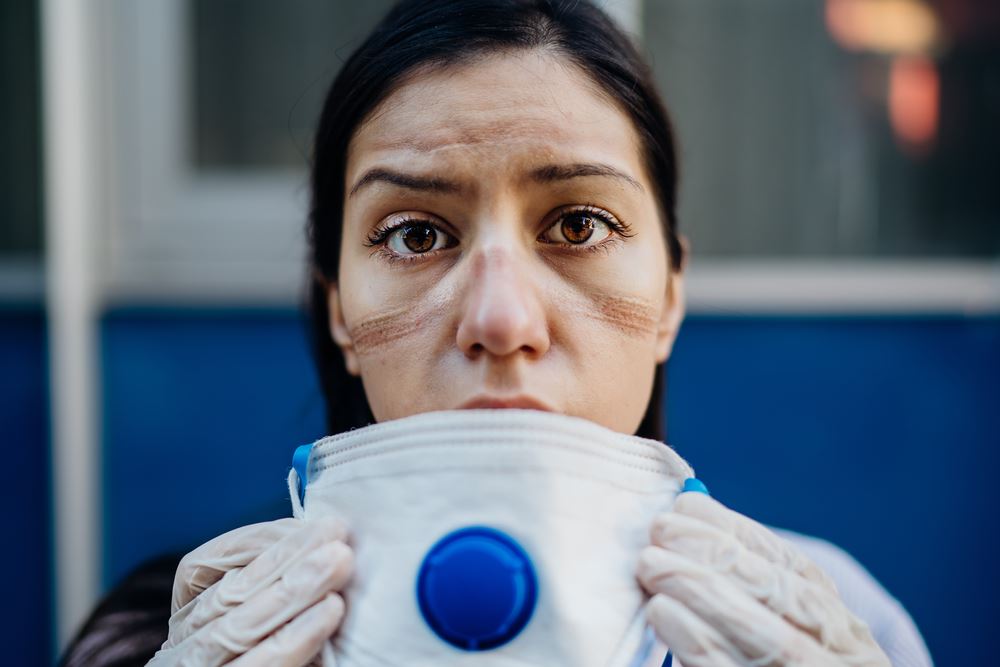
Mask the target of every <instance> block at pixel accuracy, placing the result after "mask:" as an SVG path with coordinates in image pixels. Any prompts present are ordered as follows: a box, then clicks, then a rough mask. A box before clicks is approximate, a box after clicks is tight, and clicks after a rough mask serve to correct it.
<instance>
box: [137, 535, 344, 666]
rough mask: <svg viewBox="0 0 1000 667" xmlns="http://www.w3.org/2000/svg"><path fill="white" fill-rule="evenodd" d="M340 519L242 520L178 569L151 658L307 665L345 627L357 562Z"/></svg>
mask: <svg viewBox="0 0 1000 667" xmlns="http://www.w3.org/2000/svg"><path fill="white" fill-rule="evenodd" d="M346 539H347V529H346V527H345V526H344V524H343V523H342V522H340V521H337V520H334V519H324V520H317V521H310V522H308V523H306V522H303V521H301V520H299V519H279V520H278V521H268V522H265V523H258V524H254V525H251V526H244V527H242V528H237V529H236V530H233V531H231V532H228V533H226V534H224V535H220V536H219V537H217V538H215V539H214V540H211V541H210V542H207V543H205V544H203V545H202V546H200V547H198V548H197V549H195V550H194V551H192V552H191V553H189V554H187V555H186V556H185V557H184V558H183V559H182V560H181V562H180V565H178V567H177V574H176V575H175V577H174V590H173V600H172V602H171V610H170V611H171V617H170V630H169V635H168V637H167V641H166V642H164V643H163V647H162V648H161V649H160V650H159V651H158V652H157V654H156V655H155V656H154V657H153V659H152V660H151V661H150V662H149V664H150V665H155V666H156V667H167V666H168V665H199V666H202V665H204V666H206V667H214V666H215V665H223V664H225V665H231V666H233V667H250V666H254V665H267V666H268V667H270V666H272V665H274V666H285V667H302V666H303V665H305V664H307V663H309V662H310V661H311V660H312V659H313V658H314V657H315V656H316V654H317V653H319V652H320V650H321V649H322V647H323V642H325V641H326V640H327V639H328V638H329V637H330V635H332V634H333V633H334V631H335V630H336V629H337V628H338V627H339V625H340V621H341V619H342V618H343V615H344V601H343V598H341V596H340V595H339V594H338V591H340V590H341V589H342V588H343V586H344V584H345V583H346V582H347V580H348V578H349V577H350V575H351V572H352V570H353V551H351V549H350V547H348V546H347V544H346V543H345V542H346Z"/></svg>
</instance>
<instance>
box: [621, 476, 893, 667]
mask: <svg viewBox="0 0 1000 667" xmlns="http://www.w3.org/2000/svg"><path fill="white" fill-rule="evenodd" d="M650 537H651V540H652V544H651V545H650V546H648V547H646V548H645V549H644V550H643V552H642V554H641V556H640V558H639V565H638V576H639V581H640V583H641V584H642V586H643V587H644V588H645V589H646V590H647V591H648V592H649V593H650V594H651V595H653V598H652V600H650V602H649V606H648V607H647V620H648V621H649V624H650V625H651V626H652V627H653V629H654V630H655V631H656V633H657V635H658V636H659V637H660V639H661V640H662V641H663V642H664V643H665V644H666V645H667V646H668V647H669V648H670V649H671V651H672V652H673V654H674V658H675V662H680V663H681V664H682V665H683V667H703V666H709V665H711V666H712V667H734V666H737V665H759V666H761V667H763V666H768V667H772V666H778V665H789V666H790V665H801V666H805V665H808V666H809V667H826V666H830V667H832V666H833V665H839V666H843V665H857V666H860V665H864V666H866V667H868V666H879V667H883V666H888V665H889V659H888V658H887V657H886V655H885V653H883V652H882V649H881V648H880V647H879V646H878V644H876V643H875V640H874V639H872V635H871V632H870V631H869V629H868V626H867V625H866V624H865V623H864V622H863V621H861V620H860V619H858V618H857V617H856V616H854V615H853V614H852V613H851V612H850V611H849V610H848V609H847V607H845V606H844V603H843V602H842V601H841V599H840V595H839V594H838V593H837V589H836V587H835V586H834V584H833V582H832V581H831V580H830V578H829V577H828V576H827V575H826V573H824V572H823V571H822V570H820V568H819V567H818V566H817V565H816V564H814V563H813V562H812V561H811V560H809V559H808V558H807V557H806V556H805V555H803V554H802V553H801V552H799V551H798V550H797V549H795V548H794V547H793V546H792V545H790V544H788V543H787V542H786V541H785V540H783V539H781V538H780V537H778V536H777V535H775V534H774V533H773V532H772V531H770V530H768V529H767V528H765V527H764V526H762V525H761V524H759V523H757V522H756V521H753V520H752V519H749V518H747V517H745V516H743V515H742V514H738V513H737V512H734V511H732V510H730V509H727V508H726V507H724V506H723V505H721V504H720V503H719V502H717V501H715V500H713V499H712V498H710V497H708V496H707V495H705V494H702V493H682V494H681V495H680V496H678V497H677V500H676V501H675V503H674V508H673V511H672V512H667V513H664V514H662V515H660V516H659V517H657V518H656V520H655V521H654V522H653V526H652V529H651V530H650Z"/></svg>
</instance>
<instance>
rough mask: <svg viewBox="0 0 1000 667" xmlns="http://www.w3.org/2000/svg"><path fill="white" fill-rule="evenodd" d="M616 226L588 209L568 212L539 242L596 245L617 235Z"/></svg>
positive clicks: (543, 234)
mask: <svg viewBox="0 0 1000 667" xmlns="http://www.w3.org/2000/svg"><path fill="white" fill-rule="evenodd" d="M614 224H615V223H613V222H610V221H609V220H606V219H605V218H604V216H603V215H599V214H597V213H595V212H593V211H590V210H587V209H582V210H576V211H567V212H566V213H563V214H562V215H561V216H560V217H559V219H558V220H557V221H556V222H555V223H554V224H553V225H552V226H551V227H549V228H548V229H547V230H545V231H544V232H543V233H542V235H541V236H540V237H539V240H540V241H543V242H546V243H561V244H563V245H588V246H590V245H595V244H598V243H600V242H601V241H604V240H605V239H607V238H608V237H610V236H612V235H613V234H614V233H615V231H616V230H617V228H616V227H613V225H614ZM595 232H596V234H595Z"/></svg>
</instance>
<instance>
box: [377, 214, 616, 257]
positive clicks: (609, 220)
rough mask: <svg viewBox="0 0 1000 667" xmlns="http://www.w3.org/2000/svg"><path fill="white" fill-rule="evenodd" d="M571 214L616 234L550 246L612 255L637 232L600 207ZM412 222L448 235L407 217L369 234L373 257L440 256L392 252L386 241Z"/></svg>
mask: <svg viewBox="0 0 1000 667" xmlns="http://www.w3.org/2000/svg"><path fill="white" fill-rule="evenodd" d="M571 213H589V214H591V215H593V216H594V217H596V218H598V219H599V220H600V221H601V222H603V223H604V224H606V225H607V226H608V228H610V229H611V230H612V231H613V232H614V234H613V235H612V236H609V237H608V238H607V239H605V240H603V241H601V242H599V243H594V244H592V245H588V246H583V247H580V248H579V249H578V250H575V249H573V248H576V246H575V245H574V244H571V243H558V242H554V241H547V242H546V243H549V244H550V245H562V246H566V247H567V249H569V250H570V252H589V253H594V252H604V253H607V252H609V251H610V250H611V247H612V245H613V244H618V243H621V242H622V239H624V238H630V237H632V236H635V232H633V231H632V227H631V225H629V224H628V223H627V222H623V221H620V220H618V219H617V218H615V217H614V216H612V215H611V214H610V213H608V212H607V211H605V210H604V209H602V208H599V207H598V206H596V205H594V204H582V205H580V206H577V207H575V208H572V209H569V210H567V211H564V212H563V213H562V215H563V216H566V215H569V214H571ZM561 219H562V217H560V218H559V219H557V221H556V222H558V221H559V220H561ZM411 223H422V224H426V225H429V226H431V227H433V228H434V229H435V230H437V231H438V232H440V233H443V234H447V233H448V232H445V231H444V230H443V229H441V228H440V227H439V226H438V225H436V224H434V223H433V222H431V221H430V220H426V219H424V218H417V217H406V218H401V219H399V220H395V221H393V222H392V223H391V224H389V225H384V226H381V227H376V228H375V229H373V230H371V231H370V232H369V233H368V237H367V239H366V242H365V244H364V245H365V246H367V247H370V248H374V250H373V251H372V254H375V253H379V254H381V255H383V256H384V257H385V259H386V260H387V261H389V262H418V261H421V260H423V259H425V258H426V257H427V256H428V255H434V254H437V252H438V251H429V252H425V253H413V254H412V255H400V254H398V253H396V252H393V251H392V250H390V249H389V248H388V246H387V244H386V242H387V241H388V239H389V236H390V235H391V234H392V233H393V232H394V231H396V230H397V229H400V228H402V227H405V226H406V225H408V224H411ZM554 224H555V223H553V225H550V226H549V227H546V228H545V230H544V231H548V230H549V229H551V228H552V226H554ZM439 250H440V249H439Z"/></svg>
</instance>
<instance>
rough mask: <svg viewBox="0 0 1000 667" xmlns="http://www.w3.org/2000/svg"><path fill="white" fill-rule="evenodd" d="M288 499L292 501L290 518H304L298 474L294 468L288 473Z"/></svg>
mask: <svg viewBox="0 0 1000 667" xmlns="http://www.w3.org/2000/svg"><path fill="white" fill-rule="evenodd" d="M288 497H289V498H290V499H291V500H292V516H293V517H295V518H296V519H301V518H303V517H304V516H305V509H303V507H302V498H301V497H300V496H299V474H298V473H297V472H295V468H292V469H291V470H289V471H288Z"/></svg>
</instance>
